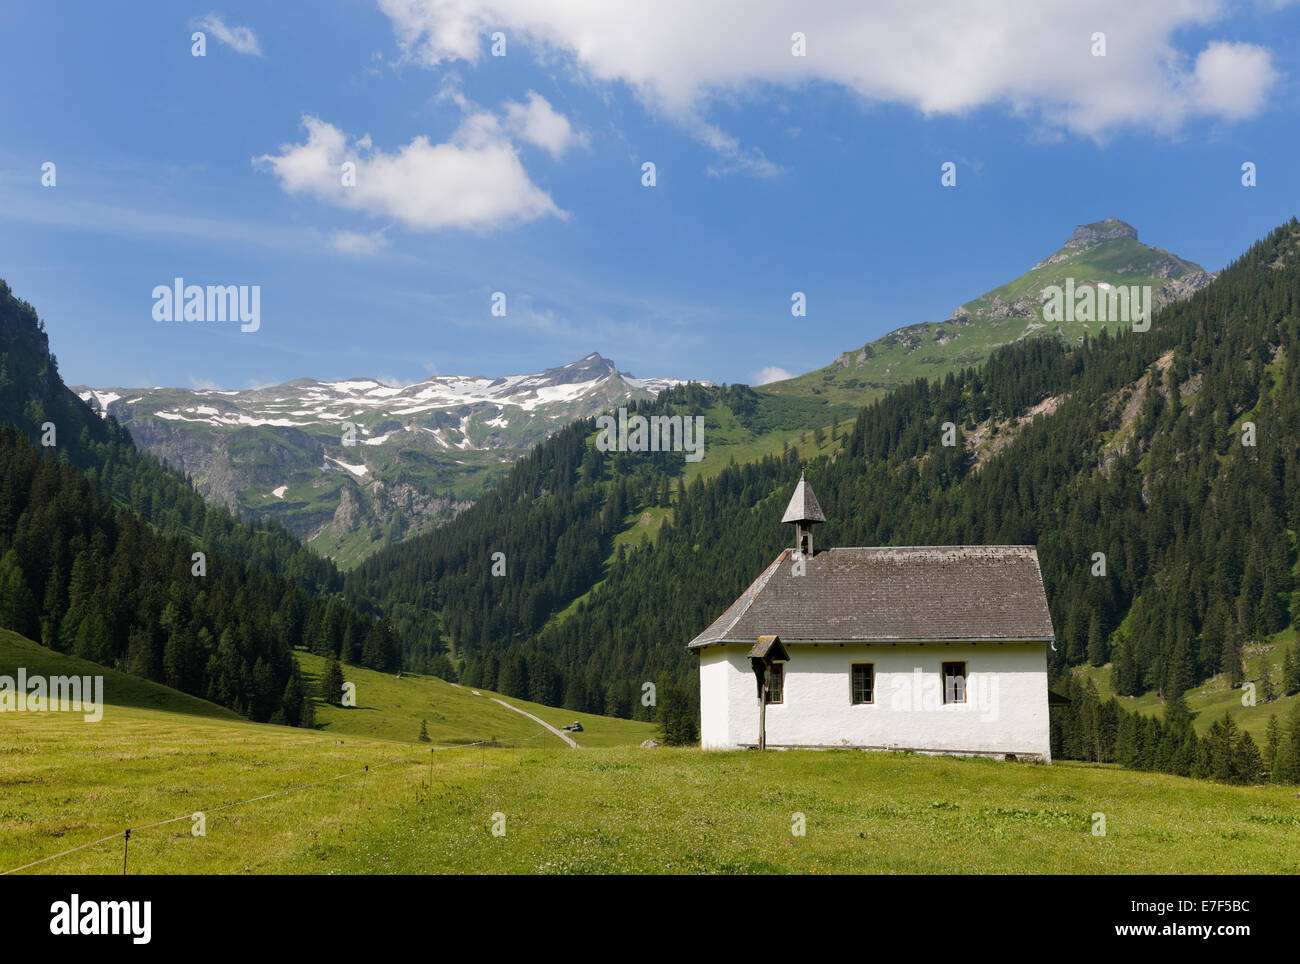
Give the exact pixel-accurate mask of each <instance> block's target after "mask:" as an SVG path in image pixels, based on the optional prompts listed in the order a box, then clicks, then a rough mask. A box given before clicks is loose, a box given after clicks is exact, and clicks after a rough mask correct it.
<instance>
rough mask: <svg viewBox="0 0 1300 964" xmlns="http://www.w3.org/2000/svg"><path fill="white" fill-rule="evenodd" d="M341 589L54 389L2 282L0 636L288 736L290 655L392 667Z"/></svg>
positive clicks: (299, 698) (333, 576) (389, 645)
mask: <svg viewBox="0 0 1300 964" xmlns="http://www.w3.org/2000/svg"><path fill="white" fill-rule="evenodd" d="M196 553H198V554H201V555H196ZM341 584H342V580H341V577H340V576H339V574H338V572H337V571H336V570H335V569H334V567H333V566H332V564H330V563H329V562H328V561H327V560H323V559H320V558H318V557H316V556H314V555H312V554H311V553H310V552H308V551H307V550H305V549H304V548H303V547H302V546H301V545H300V544H299V543H298V542H297V541H296V540H295V539H293V538H292V537H291V536H290V535H288V534H287V533H285V532H284V531H283V530H281V529H279V528H278V527H275V526H265V527H259V526H252V525H249V524H246V523H244V522H242V521H240V520H238V519H235V518H234V517H232V516H231V515H230V513H229V512H227V511H226V510H225V509H224V508H220V507H216V508H214V507H210V506H207V505H206V504H205V503H204V502H203V500H202V499H201V498H200V497H199V495H198V494H197V493H196V492H195V491H194V490H193V488H192V487H191V486H189V485H188V484H187V482H186V480H185V479H183V478H181V477H179V476H177V475H175V474H173V473H172V472H170V471H169V470H167V469H166V468H165V467H164V466H162V465H161V464H159V463H158V462H157V461H156V460H154V459H153V458H152V457H149V456H145V455H142V454H141V453H139V452H137V451H136V450H135V449H134V448H133V447H132V445H131V442H130V439H129V437H128V436H127V435H126V434H125V433H124V432H123V431H122V430H121V429H120V428H118V427H117V426H116V425H115V424H113V423H112V422H111V421H108V422H105V421H103V420H101V419H100V418H99V417H98V416H97V415H95V414H94V413H93V412H92V411H91V410H90V409H89V408H88V407H87V406H86V405H85V403H83V402H82V401H81V400H80V399H79V398H77V397H76V396H75V395H74V394H72V392H70V391H69V390H68V389H67V387H66V386H65V385H64V384H63V382H62V380H61V379H60V377H59V374H58V367H57V363H56V361H55V358H54V357H53V355H51V354H50V352H49V345H48V340H47V338H46V336H45V332H44V330H43V326H42V325H41V323H40V321H39V320H38V318H37V316H36V312H35V310H34V309H33V308H32V306H31V305H29V304H27V303H26V302H24V301H21V300H19V299H17V298H15V297H13V295H12V293H11V292H10V290H9V288H8V286H7V285H5V284H4V283H3V282H0V628H7V629H12V630H14V631H16V632H18V633H20V634H22V635H24V636H27V637H28V638H30V639H33V640H36V641H38V642H40V643H42V644H43V645H45V646H47V647H49V648H51V649H54V650H58V651H61V652H65V653H72V654H74V655H77V656H80V657H83V658H85V659H90V660H93V661H95V662H98V663H101V664H103V665H106V666H112V667H115V668H119V669H122V670H124V671H126V672H128V673H131V674H133V675H136V676H139V677H141V678H143V679H148V680H153V681H156V682H162V683H166V684H167V685H169V686H172V687H173V688H176V689H179V690H182V691H183V692H186V693H190V694H193V695H196V696H200V697H203V698H205V699H208V700H211V701H213V702H216V703H219V704H221V705H223V706H227V707H230V708H232V709H235V710H237V711H238V712H240V713H242V714H245V715H248V716H250V717H252V718H253V719H255V720H270V719H277V720H283V721H284V722H288V723H294V722H297V721H298V719H299V715H300V712H301V710H302V706H303V697H304V696H305V693H304V692H303V689H302V683H301V680H300V678H299V674H298V671H297V667H296V665H295V663H294V660H293V657H292V648H293V647H294V646H299V645H305V646H309V647H311V648H313V649H316V650H318V651H321V652H342V653H343V654H345V655H352V656H353V657H354V658H362V659H365V660H366V661H367V662H368V664H370V665H375V666H379V667H383V666H389V665H393V666H395V665H396V664H397V663H398V662H399V661H400V652H399V648H398V646H397V642H396V637H395V636H394V635H393V633H392V632H391V630H390V629H389V624H388V623H387V622H386V621H383V620H377V619H376V617H375V615H374V614H367V613H366V612H363V611H361V610H358V609H357V608H355V607H352V606H349V605H347V604H346V603H344V602H343V601H342V599H341V598H340V597H339V595H338V592H337V590H338V589H339V588H340V587H341Z"/></svg>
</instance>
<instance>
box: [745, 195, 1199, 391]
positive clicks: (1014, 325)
mask: <svg viewBox="0 0 1300 964" xmlns="http://www.w3.org/2000/svg"><path fill="white" fill-rule="evenodd" d="M1213 279H1214V276H1213V275H1211V274H1209V273H1207V272H1206V271H1205V269H1203V268H1202V267H1201V266H1200V265H1198V264H1195V263H1193V262H1191V261H1187V260H1185V259H1183V258H1180V257H1178V256H1177V255H1174V254H1170V253H1169V252H1168V251H1164V250H1163V249H1161V248H1156V247H1151V246H1149V245H1146V244H1143V243H1141V242H1140V241H1138V232H1137V229H1136V228H1134V227H1133V226H1132V225H1129V224H1126V223H1124V222H1123V221H1120V220H1119V219H1117V218H1106V219H1105V220H1104V221H1097V222H1094V223H1092V224H1081V225H1079V226H1078V227H1076V228H1075V229H1074V234H1072V235H1071V236H1070V238H1069V239H1068V240H1067V241H1066V242H1065V244H1064V245H1063V246H1062V247H1061V249H1060V250H1059V251H1057V252H1056V253H1055V254H1052V255H1051V256H1049V257H1047V258H1045V259H1043V260H1042V261H1040V262H1039V263H1038V264H1036V265H1034V266H1033V267H1032V268H1030V269H1029V270H1028V271H1026V272H1025V273H1024V274H1023V275H1021V276H1020V277H1018V278H1016V279H1014V280H1012V281H1009V282H1007V283H1006V284H1003V285H1001V286H999V287H997V288H994V289H993V290H992V291H988V292H986V293H984V294H982V295H980V296H979V297H978V298H974V299H972V300H971V301H968V302H966V303H965V304H963V305H962V306H960V307H959V308H957V309H956V310H955V311H954V312H953V313H952V316H951V317H950V318H948V319H947V320H945V321H937V322H927V323H924V324H916V325H908V326H906V327H904V328H899V329H897V330H896V331H891V332H890V333H889V334H887V335H885V336H884V337H883V338H878V339H876V340H875V341H872V342H868V343H867V344H865V345H863V346H862V347H861V348H857V349H854V350H852V351H846V352H842V353H841V354H840V355H839V357H838V358H836V359H835V361H834V362H832V363H831V364H829V365H826V366H825V367H823V368H820V369H817V370H816V371H811V372H807V373H806V374H803V375H799V376H797V377H795V378H792V379H788V380H785V381H780V382H773V383H771V384H768V385H764V386H763V387H762V388H761V389H760V390H761V391H764V392H771V393H773V394H777V395H813V396H818V397H823V398H826V399H828V400H831V401H853V402H856V403H858V404H865V403H867V402H869V401H871V400H872V399H873V398H877V397H879V396H880V395H882V394H884V393H885V392H887V391H890V390H892V389H894V388H897V387H898V386H900V385H906V384H908V383H910V382H912V381H914V380H915V379H917V378H928V379H931V380H934V379H939V378H942V377H943V376H944V375H946V374H947V373H948V372H951V371H958V370H960V369H962V368H965V367H967V366H970V365H978V364H980V363H981V362H983V361H984V360H985V359H986V358H988V357H989V355H990V354H992V352H993V351H994V350H996V349H997V348H999V347H1001V346H1003V345H1009V344H1013V343H1015V342H1017V341H1020V340H1022V339H1025V338H1035V337H1056V338H1061V339H1064V340H1065V341H1067V342H1070V343H1078V342H1080V341H1082V340H1083V338H1084V337H1086V336H1088V335H1096V334H1097V333H1098V332H1099V331H1101V330H1102V329H1103V328H1105V329H1109V330H1111V331H1114V330H1116V328H1117V327H1123V323H1119V322H1116V321H1114V320H1107V321H1096V320H1092V321H1086V320H1082V319H1078V320H1076V319H1073V318H1070V319H1064V320H1060V321H1053V322H1047V321H1045V319H1044V317H1043V309H1042V304H1043V290H1044V289H1046V288H1049V287H1050V286H1054V285H1055V286H1060V287H1062V288H1064V286H1065V285H1066V284H1067V281H1068V282H1069V284H1070V285H1071V287H1072V288H1075V289H1077V290H1079V291H1082V290H1084V289H1085V288H1088V287H1091V288H1093V289H1095V290H1097V291H1099V292H1104V291H1106V290H1108V289H1109V288H1110V287H1114V286H1121V285H1123V286H1131V285H1137V286H1143V285H1149V286H1150V287H1151V289H1152V292H1151V300H1152V306H1153V308H1154V309H1159V308H1162V307H1164V306H1165V305H1167V304H1172V303H1173V302H1175V301H1180V300H1183V299H1185V298H1187V297H1190V296H1191V295H1192V294H1193V293H1194V292H1196V291H1199V290H1200V289H1201V288H1204V287H1205V286H1206V285H1208V284H1209V283H1210V282H1211V281H1212V280H1213Z"/></svg>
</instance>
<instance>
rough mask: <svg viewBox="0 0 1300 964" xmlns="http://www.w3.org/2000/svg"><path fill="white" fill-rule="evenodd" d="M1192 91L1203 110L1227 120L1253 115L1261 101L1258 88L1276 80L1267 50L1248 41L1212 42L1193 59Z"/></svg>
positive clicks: (1262, 88) (1267, 85)
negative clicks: (1238, 42)
mask: <svg viewBox="0 0 1300 964" xmlns="http://www.w3.org/2000/svg"><path fill="white" fill-rule="evenodd" d="M1193 76H1194V83H1193V92H1194V97H1195V99H1196V102H1197V104H1198V105H1199V106H1200V108H1201V109H1202V110H1204V111H1205V112H1206V113H1211V114H1219V115H1221V116H1223V117H1226V118H1229V119H1231V120H1237V119H1242V118H1247V117H1253V116H1254V115H1255V114H1257V113H1259V110H1260V108H1261V107H1263V102H1262V100H1261V99H1260V97H1259V96H1258V91H1260V90H1268V89H1269V88H1271V87H1272V86H1273V84H1275V83H1276V82H1277V80H1278V79H1279V78H1278V73H1277V71H1276V70H1274V69H1273V64H1272V59H1271V58H1270V56H1269V53H1268V51H1267V50H1264V49H1262V48H1260V47H1256V46H1254V45H1252V44H1229V43H1212V44H1210V45H1209V46H1208V47H1207V48H1206V49H1205V50H1202V51H1201V52H1200V54H1199V55H1198V56H1197V58H1196V70H1195V72H1194V75H1193Z"/></svg>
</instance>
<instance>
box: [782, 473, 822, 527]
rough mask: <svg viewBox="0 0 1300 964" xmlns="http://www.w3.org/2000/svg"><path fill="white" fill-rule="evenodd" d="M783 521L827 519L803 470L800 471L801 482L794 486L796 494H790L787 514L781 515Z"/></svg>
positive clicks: (817, 520) (819, 520)
mask: <svg viewBox="0 0 1300 964" xmlns="http://www.w3.org/2000/svg"><path fill="white" fill-rule="evenodd" d="M781 521H782V522H825V521H826V516H825V514H824V513H823V512H822V507H821V504H820V503H818V501H817V496H816V495H815V494H813V490H812V486H811V485H809V484H808V482H807V481H806V480H805V479H804V477H803V473H802V472H800V473H799V484H798V485H796V486H795V487H794V495H792V496H790V504H789V505H788V506H786V507H785V515H783V516H781Z"/></svg>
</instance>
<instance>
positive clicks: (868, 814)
mask: <svg viewBox="0 0 1300 964" xmlns="http://www.w3.org/2000/svg"><path fill="white" fill-rule="evenodd" d="M338 739H339V737H338V736H336V735H331V734H330V733H328V732H326V733H318V732H307V731H302V730H293V729H288V728H284V727H273V726H267V725H258V724H251V723H237V722H230V721H222V720H215V719H210V718H203V717H194V716H185V715H181V714H175V713H165V712H160V711H155V710H137V709H129V708H128V709H123V710H121V711H120V712H114V713H112V714H110V715H108V716H106V717H105V720H104V721H103V722H102V723H100V724H86V723H82V722H81V721H80V718H79V717H77V716H74V715H72V714H14V719H12V720H6V721H4V725H3V726H0V753H2V754H3V759H4V760H5V761H6V765H5V768H4V771H3V775H0V784H3V788H4V789H3V792H2V793H0V869H10V868H13V867H17V866H20V865H21V864H23V863H26V862H28V861H31V860H35V859H38V858H40V857H43V856H47V855H51V854H55V853H58V852H60V851H63V850H67V849H69V848H72V847H76V846H78V845H80V844H83V843H89V842H92V841H95V840H97V839H98V838H100V837H104V836H107V835H109V834H113V833H116V832H118V831H120V830H121V829H122V828H123V827H126V826H135V827H142V826H143V825H144V824H147V823H151V822H153V821H157V820H163V819H167V818H170V817H176V816H182V817H185V819H182V820H179V821H176V822H174V823H170V824H166V825H164V826H160V827H153V828H150V829H139V830H136V831H135V832H134V833H133V834H132V837H131V842H130V862H129V869H130V871H131V872H132V873H137V874H139V873H147V874H154V873H424V872H447V873H539V872H540V873H593V872H620V873H621V872H626V873H749V872H755V873H767V872H773V873H782V872H794V873H1022V872H1026V873H1028V872H1033V873H1158V874H1182V873H1277V874H1294V873H1297V872H1300V833H1297V828H1300V807H1298V806H1297V803H1296V801H1295V799H1294V788H1286V787H1267V788H1262V789H1257V788H1248V787H1229V786H1222V785H1217V784H1212V783H1205V782H1200V781H1193V780H1187V779H1183V778H1179V777H1170V776H1163V775H1159V774H1144V773H1133V772H1129V771H1123V770H1120V769H1117V768H1114V767H1103V766H1085V765H1069V764H1066V765H1062V764H1056V765H1053V766H1041V765H1036V764H1028V763H1003V762H1000V761H990V760H960V759H947V758H938V757H923V756H908V755H894V754H880V753H861V752H855V751H831V752H814V751H789V752H784V753H780V752H770V753H766V754H759V753H755V752H736V753H703V752H701V751H699V750H670V749H664V748H660V749H655V750H643V749H639V748H627V747H624V748H605V749H583V750H577V751H575V750H569V749H565V748H562V747H560V746H558V745H556V746H554V747H547V748H542V747H537V748H530V749H497V748H493V749H487V750H481V749H477V748H458V749H444V750H438V751H436V752H432V753H430V754H428V755H427V756H425V755H423V754H421V755H419V756H418V757H417V758H416V759H414V760H406V761H404V762H397V763H393V764H391V765H389V766H383V767H376V766H375V765H376V764H379V763H382V762H384V761H392V760H399V759H400V758H402V757H404V756H406V755H407V754H409V753H411V752H412V751H417V752H418V748H416V747H412V746H411V745H410V744H398V743H390V742H386V741H379V740H369V739H363V738H357V737H352V736H348V737H345V738H343V739H342V740H341V742H336V740H338ZM367 764H369V765H371V766H372V769H371V770H370V771H369V772H368V773H365V774H356V775H353V776H349V777H346V778H345V779H340V780H333V781H329V782H324V783H321V784H320V785H318V786H315V787H311V788H307V789H300V790H295V791H293V792H291V793H285V794H282V795H279V796H275V797H271V798H269V799H265V800H259V801H256V802H250V803H242V804H240V805H238V806H233V807H228V808H226V809H220V810H219V809H217V808H218V807H221V806H222V805H223V804H229V803H234V802H237V801H244V800H247V799H249V798H251V797H255V796H258V795H261V794H266V793H272V792H274V791H276V790H280V789H284V788H286V787H292V786H295V785H297V784H303V783H311V782H315V781H324V780H327V779H328V778H329V777H333V776H337V775H339V774H344V773H348V772H349V771H353V770H360V769H361V768H362V767H363V766H365V765H367ZM195 811H204V812H206V813H207V815H208V816H207V835H206V836H203V837H194V836H192V835H191V833H190V828H191V825H192V824H191V821H190V820H189V819H188V816H187V815H189V814H191V813H193V812H195ZM796 812H797V813H802V814H804V816H805V818H806V822H807V833H806V836H803V837H796V836H794V835H792V834H791V825H792V820H793V819H794V817H793V815H794V814H795V813H796ZM496 813H501V814H504V815H505V821H506V823H505V829H506V834H505V836H504V837H495V836H493V835H492V833H491V822H492V819H493V814H496ZM1094 813H1104V814H1105V815H1106V831H1107V833H1106V836H1104V837H1095V836H1093V834H1092V832H1091V828H1092V820H1093V816H1092V815H1093V814H1094ZM121 861H122V840H121V839H120V838H119V839H115V840H110V841H107V842H104V843H98V844H96V845H94V846H91V847H87V848H86V849H84V850H81V851H79V852H77V853H74V854H69V855H67V856H64V857H60V858H58V859H57V860H54V861H51V862H49V863H46V864H43V865H41V867H40V868H37V869H38V870H39V872H42V873H59V874H87V873H118V872H120V870H121Z"/></svg>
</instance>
